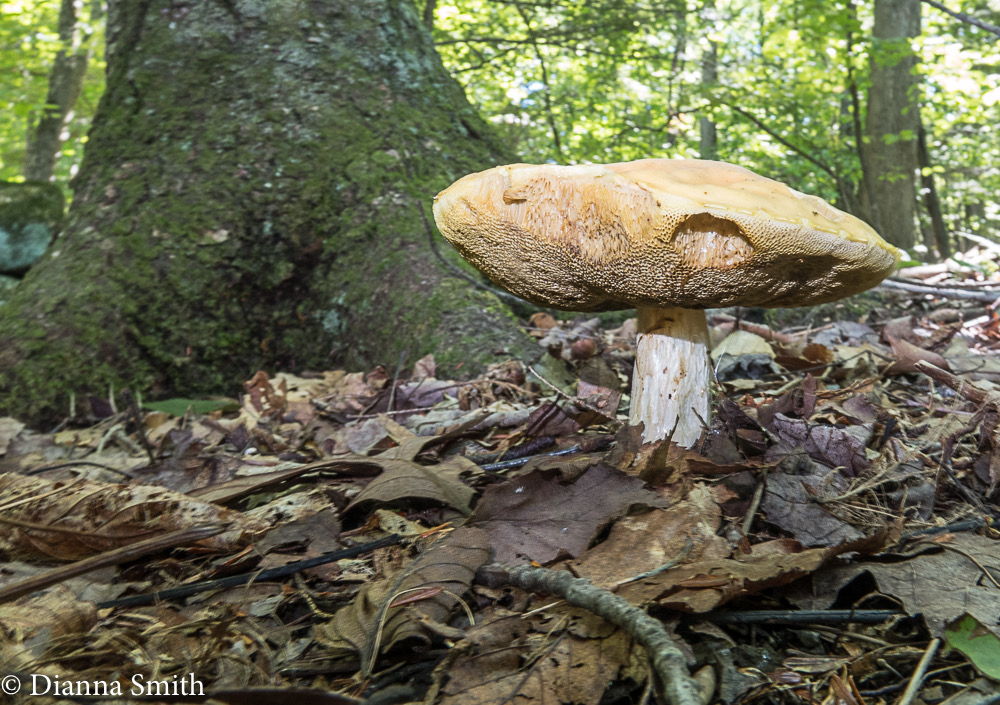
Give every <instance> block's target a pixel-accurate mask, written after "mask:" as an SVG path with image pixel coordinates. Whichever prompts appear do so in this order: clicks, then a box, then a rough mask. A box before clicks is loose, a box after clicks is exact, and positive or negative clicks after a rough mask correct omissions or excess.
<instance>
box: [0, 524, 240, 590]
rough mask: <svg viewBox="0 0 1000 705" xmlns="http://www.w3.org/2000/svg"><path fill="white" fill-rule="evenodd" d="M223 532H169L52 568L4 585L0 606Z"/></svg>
mask: <svg viewBox="0 0 1000 705" xmlns="http://www.w3.org/2000/svg"><path fill="white" fill-rule="evenodd" d="M225 530H226V527H225V525H223V524H210V525H207V526H195V527H192V528H190V529H181V530H179V531H171V532H170V533H169V534H163V535H161V536H156V537H154V538H151V539H146V540H145V541H137V542H136V543H133V544H130V545H128V546H122V547H121V548H116V549H114V550H113V551H105V552H104V553H100V554H98V555H96V556H92V557H90V558H85V559H83V560H82V561H76V562H75V563H70V564H69V565H64V566H60V567H58V568H53V569H52V570H47V571H45V572H44V573H39V574H38V575H33V576H31V577H30V578H27V579H25V580H19V581H18V582H16V583H13V584H11V585H6V586H4V587H3V588H0V603H2V602H6V601H8V600H14V599H16V598H18V597H21V596H22V595H27V594H28V593H32V592H34V591H35V590H41V589H42V588H46V587H48V586H49V585H55V584H56V583H61V582H63V581H64V580H69V579H70V578H75V577H76V576H78V575H83V574H84V573H89V572H90V571H92V570H97V569H98V568H103V567H105V566H109V565H118V564H120V563H126V562H128V561H132V560H135V559H136V558H141V557H142V556H148V555H149V554H151V553H157V552H159V551H162V550H165V549H168V548H175V547H177V546H184V545H186V544H189V543H194V542H196V541H201V540H202V539H207V538H209V537H211V536H217V535H218V534H221V533H222V532H223V531H225Z"/></svg>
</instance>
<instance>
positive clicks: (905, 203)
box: [861, 0, 921, 249]
mask: <svg viewBox="0 0 1000 705" xmlns="http://www.w3.org/2000/svg"><path fill="white" fill-rule="evenodd" d="M920 13H921V5H920V0H875V26H874V29H873V30H872V32H873V36H874V42H875V43H874V46H873V49H872V52H871V61H872V68H871V87H870V88H869V89H868V110H867V115H866V122H865V128H866V129H865V142H864V148H863V149H862V152H861V153H862V156H863V158H864V167H865V170H866V171H867V172H868V175H869V185H870V189H871V199H872V201H871V222H872V225H874V226H875V229H876V230H878V231H879V232H880V233H882V235H883V236H884V237H885V238H886V239H887V240H889V242H891V243H893V244H895V245H897V246H899V247H903V248H906V249H912V247H913V245H914V244H915V242H916V239H915V233H916V226H915V222H916V220H915V218H916V202H917V188H916V172H917V167H918V164H917V136H918V134H919V130H920V103H919V91H918V83H917V76H916V67H917V56H916V54H915V53H914V51H913V49H912V47H911V41H912V40H913V39H914V38H915V37H917V36H919V35H920Z"/></svg>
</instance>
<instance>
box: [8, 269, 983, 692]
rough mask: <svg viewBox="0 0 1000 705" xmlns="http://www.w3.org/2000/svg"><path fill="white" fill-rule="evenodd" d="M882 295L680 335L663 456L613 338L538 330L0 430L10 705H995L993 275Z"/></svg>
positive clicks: (103, 406) (264, 375) (742, 316)
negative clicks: (612, 598) (697, 399)
mask: <svg viewBox="0 0 1000 705" xmlns="http://www.w3.org/2000/svg"><path fill="white" fill-rule="evenodd" d="M990 256H992V255H991V254H989V253H986V254H984V255H983V256H982V257H981V258H980V259H981V261H982V262H986V261H988V260H989V257H990ZM965 260H966V261H972V260H974V256H973V255H971V254H970V255H968V256H967V257H966V258H965ZM902 273H903V274H907V271H906V270H904V271H903V272H902ZM910 274H911V275H912V276H908V277H907V278H905V279H902V278H899V277H897V278H896V279H894V280H890V282H889V283H888V285H887V286H886V287H883V288H880V289H878V290H876V291H875V292H871V293H869V294H866V295H863V296H861V297H855V298H854V299H850V300H847V301H844V302H841V303H839V304H836V305H827V306H824V307H819V308H814V309H802V310H784V311H776V312H766V313H763V312H761V311H739V310H727V311H712V312H709V313H710V315H709V324H710V330H711V333H712V337H713V344H715V349H714V350H713V363H714V366H715V375H716V380H715V382H714V384H713V393H714V400H713V406H714V415H713V418H712V420H711V426H710V428H707V429H706V432H705V434H704V436H703V440H702V442H701V443H700V444H698V445H697V446H696V447H695V448H693V449H691V450H684V449H679V448H677V447H672V446H671V445H670V444H669V443H664V442H659V443H654V444H643V443H641V440H640V439H641V434H640V433H639V431H638V430H637V429H636V428H632V427H629V426H628V425H627V409H628V404H627V394H628V391H629V378H630V376H631V374H632V364H633V361H634V340H635V321H634V319H632V320H624V322H622V320H621V319H622V318H624V317H619V319H618V320H617V322H613V321H611V320H610V319H608V318H604V319H602V318H594V319H586V318H576V319H572V320H563V321H559V320H556V319H555V318H554V317H553V316H552V315H550V314H549V313H546V312H538V313H536V314H535V315H533V316H532V317H531V318H530V320H528V321H525V326H526V330H527V331H528V333H529V334H530V335H532V336H533V337H535V338H536V339H537V340H538V343H539V345H540V346H541V347H542V348H543V349H544V350H545V354H544V355H543V356H542V357H541V359H540V360H539V361H538V362H532V363H530V364H529V363H526V362H523V361H518V360H505V361H502V362H498V364H496V365H495V366H494V367H492V368H491V369H490V370H489V371H488V372H486V373H485V374H483V375H481V376H480V377H478V378H476V379H472V380H464V381H463V380H453V379H447V378H443V377H445V375H442V377H441V378H439V377H438V375H439V374H440V372H439V371H438V370H437V369H436V366H435V363H434V360H433V357H431V356H428V357H425V358H422V359H420V360H417V361H408V360H406V359H405V358H404V359H401V360H400V361H399V363H398V364H397V365H394V366H392V367H377V368H375V369H371V370H368V371H366V372H353V373H348V372H345V371H341V370H337V371H326V372H317V373H315V374H310V375H302V376H293V375H290V374H285V373H281V372H279V371H261V372H259V373H258V374H257V375H256V376H254V377H253V379H251V380H248V381H247V382H246V384H245V388H244V389H243V390H241V393H240V395H239V398H238V399H221V400H199V401H192V400H183V399H176V400H169V401H167V402H158V403H147V404H145V405H143V406H140V402H141V400H136V399H135V397H134V396H133V395H131V394H130V393H127V392H124V391H121V390H119V392H117V393H114V394H113V395H112V396H110V397H109V398H107V399H87V400H85V399H79V400H77V402H76V407H75V415H74V416H73V417H67V419H66V421H65V422H64V424H62V425H61V427H60V428H57V429H54V430H50V431H48V432H38V431H31V430H29V429H26V428H25V427H24V425H23V424H21V423H20V422H18V421H16V420H15V419H12V418H5V419H0V507H2V508H3V510H4V511H3V512H2V513H0V521H2V522H3V523H4V524H5V527H6V530H5V531H4V532H2V533H0V541H2V544H0V553H2V556H3V559H4V560H3V563H2V564H0V623H3V624H4V625H6V630H5V632H4V634H3V640H2V643H0V663H2V670H3V672H4V675H6V674H12V675H14V676H16V677H17V678H18V679H19V682H20V684H21V691H20V693H19V694H17V695H12V696H11V697H13V698H15V701H17V700H16V699H17V698H27V699H25V700H24V701H25V702H29V701H30V702H31V703H33V704H34V703H45V702H81V701H82V700H85V699H86V698H83V699H81V696H83V695H87V694H84V693H82V692H81V690H80V689H79V688H80V687H82V686H81V684H82V685H83V686H87V687H94V688H97V687H99V686H100V684H104V686H105V687H111V688H112V691H113V688H114V685H115V684H117V687H118V688H119V689H120V690H119V691H118V692H120V693H121V695H122V698H121V699H122V700H123V701H125V702H132V701H136V702H137V701H139V700H142V701H143V702H149V701H150V700H152V701H156V702H179V701H180V700H181V698H179V697H174V696H182V695H183V696H190V697H188V698H187V699H184V700H183V701H184V702H197V701H210V700H211V701H217V702H226V703H256V702H265V701H266V702H269V703H285V702H293V701H294V702H296V703H297V704H299V705H301V704H303V703H358V702H364V703H369V704H370V705H376V704H377V703H378V704H384V703H411V702H412V703H428V704H431V703H441V704H443V703H456V704H457V703H461V704H463V705H464V704H478V703H482V704H487V703H497V704H499V703H532V702H538V703H588V704H593V705H598V704H603V705H612V704H625V703H656V702H670V703H671V705H694V703H703V704H705V705H707V704H708V703H726V704H727V705H728V704H730V703H753V704H755V705H756V704H760V705H763V704H765V703H767V704H772V703H810V704H813V703H816V704H820V703H822V704H823V705H834V704H836V705H841V704H843V705H876V704H878V703H894V704H895V705H911V704H912V703H925V704H927V705H938V704H943V703H947V704H948V705H986V704H987V703H996V702H998V701H1000V684H998V683H1000V628H998V626H997V625H998V623H1000V542H998V540H997V539H998V533H997V531H996V528H995V525H994V517H995V516H996V513H997V486H998V483H1000V429H998V420H1000V393H998V389H1000V386H998V385H1000V359H998V357H997V356H996V349H997V348H998V347H1000V318H998V316H997V313H996V311H995V310H994V308H995V304H996V299H998V298H1000V283H998V282H997V281H996V280H995V279H993V278H991V277H990V276H989V274H988V273H987V270H985V269H983V268H982V267H973V266H970V267H959V268H957V270H956V268H955V267H952V269H951V270H947V269H945V268H942V267H939V268H937V269H934V268H924V269H922V270H920V271H916V270H914V271H913V272H911V273H910ZM917 277H919V278H917ZM458 372H459V374H456V375H454V376H455V377H459V376H460V370H458ZM526 565H527V566H530V567H534V568H535V569H538V570H536V571H534V573H533V574H530V575H527V574H526V571H525V569H524V568H523V566H526ZM529 573H530V571H529ZM567 573H568V574H570V575H572V576H573V577H576V578H585V579H586V580H587V581H589V583H590V584H591V585H592V587H591V588H587V589H580V590H576V591H575V592H572V593H571V594H570V595H569V597H568V598H567V597H565V596H559V595H558V594H555V593H556V592H558V591H559V588H558V586H557V585H555V583H557V582H559V580H558V579H557V578H559V576H562V577H563V578H565V576H566V574H567ZM611 594H613V595H617V596H618V597H619V598H623V599H624V600H625V601H627V603H628V604H629V605H631V606H632V607H633V608H639V609H638V610H635V611H633V612H631V613H628V614H626V615H625V616H624V617H623V616H622V613H619V615H618V616H619V618H620V621H621V622H623V623H629V625H630V626H629V627H628V628H627V629H623V628H622V627H619V626H615V625H613V624H611V623H609V622H608V621H605V620H604V619H602V618H601V617H598V616H595V613H594V612H595V611H598V612H599V611H601V610H602V609H603V608H602V607H601V603H602V602H607V598H608V596H609V595H611ZM619 607H621V604H619ZM642 612H645V613H646V614H648V615H649V616H651V617H652V618H653V620H652V621H654V622H655V624H654V625H653V627H654V631H655V630H659V633H660V637H665V638H662V639H660V641H659V642H657V641H656V639H655V638H654V639H652V641H651V640H650V637H649V634H648V633H642V630H641V628H640V627H637V626H636V624H638V623H639V622H641V621H642V619H641V615H642ZM629 620H632V621H631V622H630V621H629ZM636 620H638V621H636ZM648 621H649V620H646V625H647V626H649V625H648ZM657 638H659V637H657ZM657 644H659V645H657ZM665 661H666V662H669V665H668V666H667V670H664V667H663V663H664V662H665ZM651 664H652V665H651ZM671 669H672V670H671ZM685 672H686V673H690V674H692V678H693V680H694V682H695V683H696V684H697V686H696V687H693V688H692V689H690V690H689V691H688V692H687V695H685V694H684V693H681V694H680V695H678V692H679V691H678V689H677V688H674V689H673V691H672V690H671V686H670V684H666V685H665V684H664V682H663V678H664V677H668V678H669V677H673V678H677V677H681V678H687V676H686V675H685ZM664 674H666V676H664ZM671 674H672V675H671ZM678 674H680V676H678ZM136 679H138V681H139V682H143V683H147V684H148V683H152V682H156V683H159V684H161V686H158V687H161V688H162V689H161V690H160V691H159V692H160V695H159V696H156V697H152V698H150V697H144V698H138V697H136V693H135V692H134V691H133V690H132V689H133V688H134V687H135V686H134V685H133V684H134V683H135V682H136ZM46 684H48V687H49V689H48V690H47V691H46V692H45V693H42V692H34V694H32V690H31V689H32V687H36V686H37V687H36V691H37V690H38V688H40V687H42V686H45V685H46ZM109 684H110V685H109ZM196 686H198V687H199V688H201V689H202V690H201V691H200V692H199V690H198V688H196ZM4 687H5V692H6V693H8V694H10V693H11V691H9V690H6V681H5V686H4ZM182 690H183V691H184V692H181V691H182ZM89 694H90V695H93V693H89ZM692 694H693V695H692ZM143 695H147V696H148V695H149V693H148V692H144V693H143ZM28 696H31V697H30V698H29V697H28ZM692 697H693V698H694V699H693V700H692Z"/></svg>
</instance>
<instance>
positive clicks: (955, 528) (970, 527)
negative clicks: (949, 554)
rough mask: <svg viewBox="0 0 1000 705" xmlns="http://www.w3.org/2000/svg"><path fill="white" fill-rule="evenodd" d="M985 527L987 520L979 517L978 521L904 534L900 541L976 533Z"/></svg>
mask: <svg viewBox="0 0 1000 705" xmlns="http://www.w3.org/2000/svg"><path fill="white" fill-rule="evenodd" d="M984 526H986V519H984V518H983V517H978V518H976V519H963V520H962V521H956V522H953V523H951V524H945V525H944V526H928V527H926V528H924V529H917V530H916V531H911V532H909V533H908V534H903V535H902V537H900V541H909V540H910V539H915V538H920V537H921V536H935V535H937V534H954V533H957V532H959V531H975V530H976V529H981V528H982V527H984Z"/></svg>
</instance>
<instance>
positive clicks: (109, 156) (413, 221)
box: [0, 0, 534, 420]
mask: <svg viewBox="0 0 1000 705" xmlns="http://www.w3.org/2000/svg"><path fill="white" fill-rule="evenodd" d="M511 158H512V156H511V155H510V154H508V153H506V152H504V150H503V149H502V148H501V147H500V145H499V144H498V143H497V142H496V141H495V140H493V139H492V138H491V136H490V132H489V130H488V129H487V128H486V126H485V125H484V124H483V123H482V122H481V120H480V119H479V118H478V117H477V116H476V114H475V112H474V111H473V110H472V109H471V107H470V106H469V105H468V103H467V102H466V100H465V98H464V97H463V96H462V92H461V89H460V88H459V87H458V86H457V84H456V83H455V82H454V81H453V80H452V79H451V78H450V77H449V76H448V75H447V73H446V72H445V71H444V69H443V68H442V66H441V63H440V60H439V59H438V57H437V55H436V54H435V52H434V50H433V47H432V46H431V43H430V40H429V37H428V36H427V34H426V32H425V30H424V28H423V26H422V24H421V23H420V18H419V17H418V15H417V13H416V11H415V9H414V7H413V5H412V4H411V3H410V2H409V0H365V1H364V2H358V1H357V0H338V1H337V2H332V3H321V4H318V5H311V6H310V7H309V9H308V11H306V10H305V9H304V8H303V6H301V5H300V4H299V3H295V2H290V1H280V2H270V3H265V4H260V3H254V2H226V3H221V2H205V3H196V4H193V5H177V4H175V3H171V2H168V1H167V0H163V1H154V2H149V3H130V2H124V1H123V2H112V3H111V4H110V6H109V25H108V81H107V90H106V92H105V94H104V96H103V98H102V100H101V104H100V106H99V108H98V111H97V115H96V116H95V118H94V129H93V130H92V131H91V133H90V139H89V142H88V144H87V151H86V156H85V159H84V162H83V164H82V166H81V169H80V173H79V175H78V177H77V179H76V182H75V195H74V200H73V204H72V207H71V210H70V212H69V215H68V224H67V226H66V228H65V230H64V232H63V233H62V235H61V236H60V238H59V240H58V241H57V243H56V244H55V246H54V247H53V248H52V249H51V250H50V252H49V253H48V254H47V255H46V257H45V258H44V259H43V261H42V262H41V263H40V264H39V265H37V266H36V267H35V268H33V269H32V270H31V271H30V272H29V274H28V276H27V278H26V279H25V280H24V281H23V282H22V283H21V285H20V286H18V287H17V289H15V292H14V295H13V297H12V298H11V299H10V300H9V301H8V303H6V304H5V305H3V306H2V307H0V405H2V406H3V411H5V412H7V413H11V412H13V413H16V414H19V415H26V416H29V417H31V418H34V419H36V420H38V419H46V418H53V417H57V416H59V415H61V414H64V413H65V411H66V409H67V408H68V405H67V398H68V396H69V394H70V393H72V392H74V391H75V392H77V393H78V394H81V393H87V392H89V393H98V394H106V393H107V390H108V388H109V385H113V386H115V387H119V386H120V385H124V384H128V385H134V386H135V387H137V388H138V389H141V390H152V391H153V392H156V393H171V392H174V391H176V390H183V391H184V392H185V393H204V392H220V391H226V390H231V389H233V388H234V386H235V385H236V384H237V382H238V381H239V380H241V379H246V378H247V376H248V375H250V374H252V373H253V371H254V370H255V369H256V368H258V367H262V366H266V367H268V368H271V369H289V370H303V369H306V368H309V367H314V368H316V367H318V368H329V367H331V366H334V365H349V366H352V367H359V366H367V365H371V364H372V363H375V362H386V363H390V364H393V365H395V363H396V361H397V360H398V359H399V357H400V353H401V351H402V350H409V351H410V353H411V354H413V355H415V354H417V353H422V352H425V351H427V350H436V351H438V352H439V354H440V362H441V363H442V364H443V366H444V370H443V374H446V375H448V374H453V373H455V367H454V366H457V365H458V364H459V363H463V364H464V365H465V366H466V367H467V368H475V367H476V366H477V365H481V364H483V363H485V362H488V361H491V360H493V359H495V358H494V355H495V353H496V352H497V351H502V350H504V349H509V350H510V351H512V352H515V353H522V354H524V353H525V352H526V350H528V349H532V350H533V349H534V348H533V347H532V348H527V347H525V348H519V347H518V346H520V345H522V344H525V340H526V339H525V338H523V337H522V334H521V333H520V332H519V331H518V330H517V329H516V326H515V324H514V321H513V319H512V318H511V317H510V316H509V314H507V313H506V312H505V310H504V309H503V308H502V307H501V306H500V305H499V303H498V301H497V300H496V299H495V298H494V297H493V296H492V295H490V294H487V293H484V292H482V291H479V290H476V289H474V288H472V287H470V286H469V285H468V283H467V282H466V281H464V280H460V279H456V278H454V277H453V276H450V275H448V276H446V274H445V271H444V270H443V268H442V266H441V263H440V262H439V261H438V260H437V259H436V258H435V255H434V254H433V253H432V249H431V247H430V231H429V229H428V228H427V227H426V226H425V222H424V220H423V219H422V217H421V205H425V206H426V204H428V203H429V201H430V198H431V196H432V195H433V194H434V193H435V192H436V191H437V190H439V189H441V188H443V187H444V186H446V185H448V184H449V183H450V182H451V181H452V180H454V179H455V178H457V177H459V176H461V175H463V174H465V173H467V172H469V171H474V170H477V169H481V168H484V167H487V166H489V165H491V164H494V163H496V162H499V161H505V160H509V159H511Z"/></svg>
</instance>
